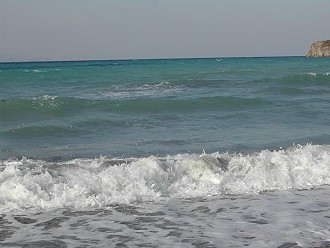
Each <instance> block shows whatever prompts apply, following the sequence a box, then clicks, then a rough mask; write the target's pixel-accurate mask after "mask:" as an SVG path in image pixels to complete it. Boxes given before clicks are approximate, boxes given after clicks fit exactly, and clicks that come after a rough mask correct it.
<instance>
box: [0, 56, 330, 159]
mask: <svg viewBox="0 0 330 248" xmlns="http://www.w3.org/2000/svg"><path fill="white" fill-rule="evenodd" d="M329 84H330V60H329V59H307V58H305V57H276V58H219V59H216V58H212V59H168V60H125V61H81V62H46V63H7V64H6V63H2V64H0V89H1V90H0V158H1V159H7V158H10V157H22V156H25V157H32V158H42V159H51V160H52V159H53V160H54V159H55V160H58V159H61V160H63V159H64V160H66V159H70V158H77V157H87V158H90V157H91V158H93V157H95V156H96V157H97V156H100V155H103V156H112V157H146V156H150V155H159V156H164V155H167V154H170V155H176V154H180V153H202V152H203V150H204V151H206V152H208V153H210V152H216V151H220V152H225V151H231V152H251V151H256V150H262V149H266V148H270V149H279V148H280V147H285V148H288V147H290V146H292V145H293V144H306V143H315V144H329V143H330V129H329V123H330V117H329V116H330V115H329V110H328V109H329V104H330V86H329Z"/></svg>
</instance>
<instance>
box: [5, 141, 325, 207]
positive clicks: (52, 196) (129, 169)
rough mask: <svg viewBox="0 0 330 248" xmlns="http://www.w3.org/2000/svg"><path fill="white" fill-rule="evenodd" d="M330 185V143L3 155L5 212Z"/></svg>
mask: <svg viewBox="0 0 330 248" xmlns="http://www.w3.org/2000/svg"><path fill="white" fill-rule="evenodd" d="M329 184H330V146H329V145H311V144H308V145H305V146H294V147H291V148H289V149H286V150H277V151H270V150H263V151H261V152H258V153H254V154H246V155H243V154H229V153H212V154H178V155H175V156H166V157H154V156H151V157H146V158H129V159H115V158H107V157H100V158H96V159H83V158H79V159H74V160H70V161H65V162H47V161H44V160H33V159H28V158H22V159H7V160H3V161H0V192H1V194H0V213H5V212H9V211H13V210H25V209H51V208H63V207H65V208H66V207H73V208H85V207H90V206H92V207H107V206H111V205H113V204H133V203H137V202H146V201H159V200H161V199H165V200H166V199H168V198H191V197H205V196H214V195H219V196H221V195H233V194H234V195H236V194H258V193H261V192H264V191H272V190H286V189H311V188H314V187H318V186H322V185H329Z"/></svg>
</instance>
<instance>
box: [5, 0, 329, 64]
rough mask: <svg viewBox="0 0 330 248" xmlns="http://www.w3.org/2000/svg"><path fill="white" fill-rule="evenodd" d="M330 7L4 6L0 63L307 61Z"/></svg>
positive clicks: (178, 3) (62, 2) (135, 0)
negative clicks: (198, 59)
mask: <svg viewBox="0 0 330 248" xmlns="http://www.w3.org/2000/svg"><path fill="white" fill-rule="evenodd" d="M329 10H330V1H329V0H313V1H311V0H276V1H275V0H56V1H54V0H28V1H23V0H0V61H26V60H28V61H31V60H85V59H86V60H87V59H129V58H174V57H231V56H282V55H305V53H306V52H307V49H308V46H309V44H310V43H311V42H312V41H315V40H323V39H330V27H329V23H330V15H329Z"/></svg>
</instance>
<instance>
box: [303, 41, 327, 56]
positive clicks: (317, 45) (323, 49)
mask: <svg viewBox="0 0 330 248" xmlns="http://www.w3.org/2000/svg"><path fill="white" fill-rule="evenodd" d="M306 56H307V57H330V40H324V41H315V42H313V43H312V45H311V46H310V47H309V50H308V52H307V54H306Z"/></svg>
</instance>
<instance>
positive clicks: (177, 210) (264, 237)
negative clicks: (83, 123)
mask: <svg viewBox="0 0 330 248" xmlns="http://www.w3.org/2000/svg"><path fill="white" fill-rule="evenodd" d="M329 199H330V188H329V187H321V188H315V189H312V190H301V191H299V190H288V191H273V192H265V193H262V194H258V195H244V196H242V195H239V196H229V195H228V196H213V197H199V198H185V199H167V200H163V201H159V202H144V203H139V204H134V205H113V206H108V207H106V208H84V209H72V208H65V209H63V208H61V209H53V210H49V211H46V212H45V211H22V212H20V211H18V212H15V213H11V214H9V215H8V214H3V215H1V221H0V227H1V235H0V245H1V247H14V246H15V247H173V246H174V247H245V246H251V247H329V245H330V241H329V237H330V229H329V221H330V220H329V219H330V200H329Z"/></svg>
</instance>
